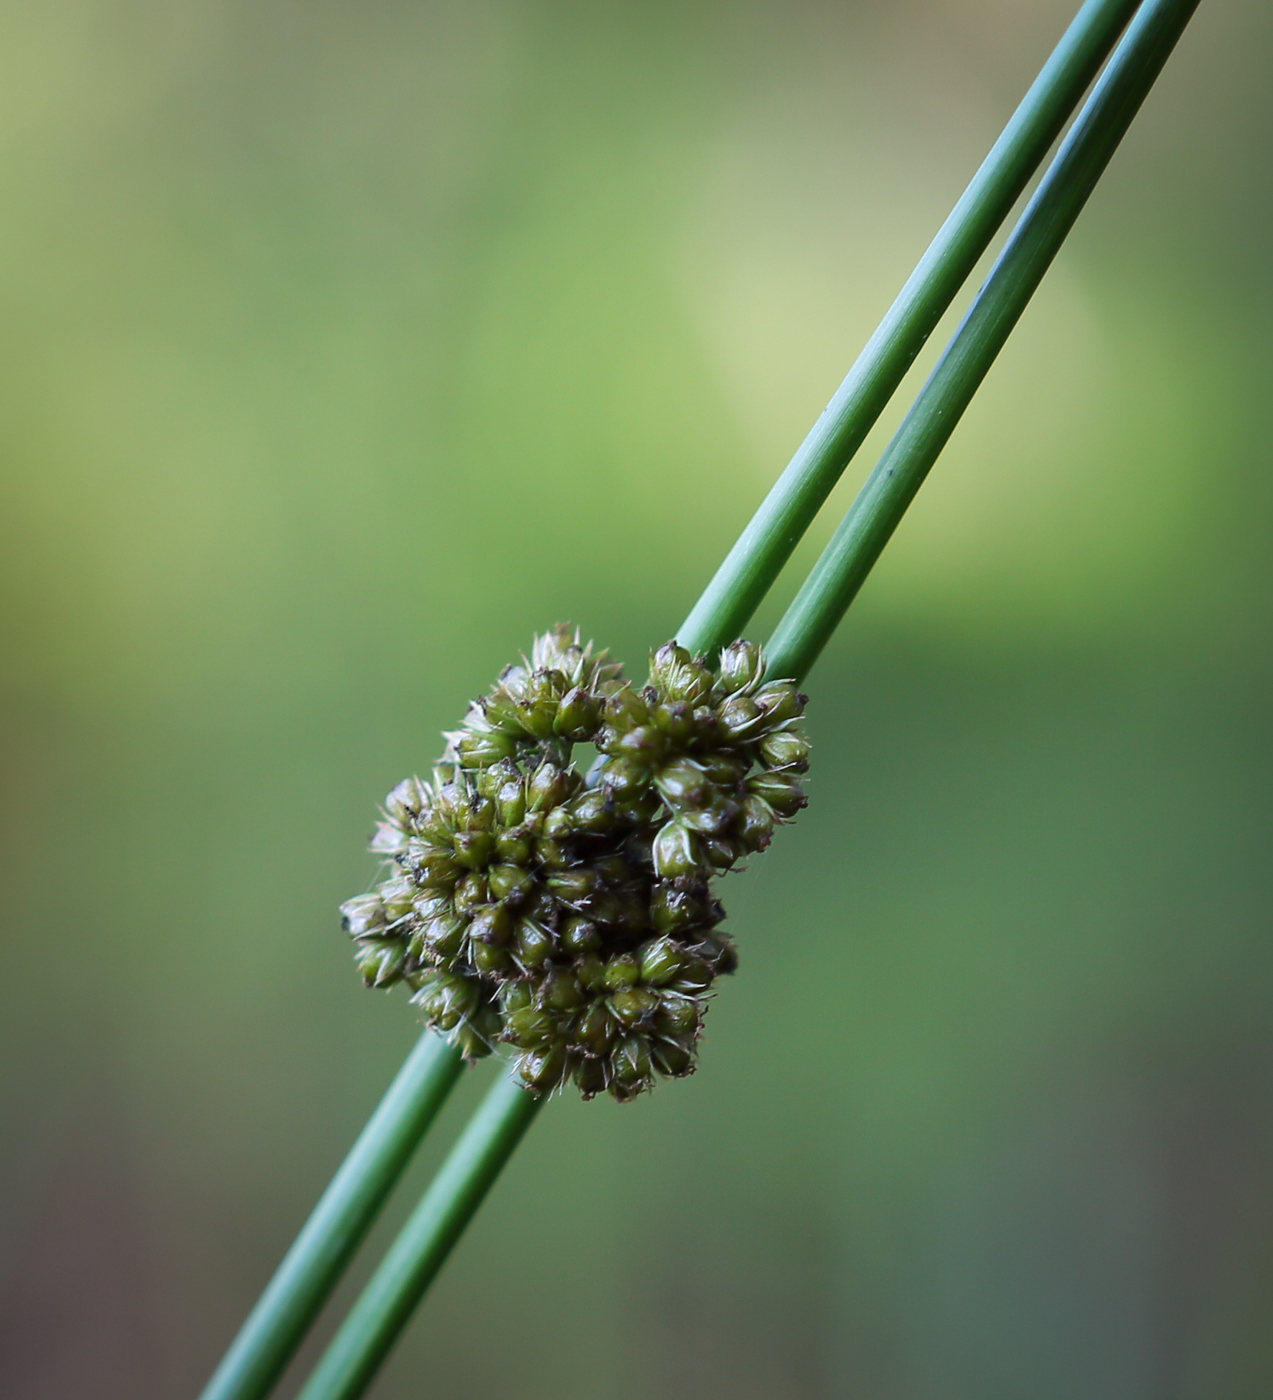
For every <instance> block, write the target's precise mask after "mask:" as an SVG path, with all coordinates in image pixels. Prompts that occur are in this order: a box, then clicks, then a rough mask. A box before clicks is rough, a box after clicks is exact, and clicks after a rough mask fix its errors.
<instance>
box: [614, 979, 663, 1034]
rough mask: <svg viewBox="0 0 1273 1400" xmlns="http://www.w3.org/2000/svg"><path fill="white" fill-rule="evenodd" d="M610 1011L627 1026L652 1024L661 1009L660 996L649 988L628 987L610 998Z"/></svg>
mask: <svg viewBox="0 0 1273 1400" xmlns="http://www.w3.org/2000/svg"><path fill="white" fill-rule="evenodd" d="M610 1009H611V1011H613V1012H614V1014H615V1016H616V1017H617V1019H618V1020H620V1021H622V1022H623V1024H624V1025H625V1026H639V1025H644V1024H650V1023H652V1022H653V1020H654V1013H655V1012H656V1011H657V1010H658V1009H659V995H658V993H657V992H654V991H651V990H650V988H649V987H626V988H624V989H623V990H622V991H619V992H615V994H614V995H613V996H612V997H611V998H610Z"/></svg>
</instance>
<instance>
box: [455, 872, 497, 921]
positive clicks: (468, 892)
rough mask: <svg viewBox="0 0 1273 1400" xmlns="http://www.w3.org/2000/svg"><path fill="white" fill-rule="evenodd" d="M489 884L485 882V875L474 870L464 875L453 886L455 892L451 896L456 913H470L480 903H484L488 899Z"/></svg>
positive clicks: (489, 893) (489, 892)
mask: <svg viewBox="0 0 1273 1400" xmlns="http://www.w3.org/2000/svg"><path fill="white" fill-rule="evenodd" d="M490 895H491V891H490V886H489V885H488V884H487V882H486V876H485V875H479V874H477V873H476V872H474V873H473V874H470V875H466V876H465V877H464V878H463V879H462V880H461V881H460V883H459V884H458V885H456V887H455V893H454V894H453V895H452V896H451V899H452V902H453V903H454V905H455V912H456V913H457V914H471V913H473V912H474V910H476V909H477V908H478V907H479V906H480V905H483V904H486V903H487V902H488V901H489V899H490Z"/></svg>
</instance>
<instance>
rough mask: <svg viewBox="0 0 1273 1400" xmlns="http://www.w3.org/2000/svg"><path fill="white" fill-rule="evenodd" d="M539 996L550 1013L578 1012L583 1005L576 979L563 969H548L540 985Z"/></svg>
mask: <svg viewBox="0 0 1273 1400" xmlns="http://www.w3.org/2000/svg"><path fill="white" fill-rule="evenodd" d="M540 996H541V997H542V998H543V1002H544V1005H545V1007H547V1008H548V1010H550V1011H578V1010H579V1008H580V1007H581V1006H582V1005H583V1003H584V994H583V988H582V987H580V985H579V980H578V978H577V977H575V975H574V974H573V973H572V972H571V971H570V970H569V969H568V968H564V967H554V968H549V969H548V972H547V974H546V975H545V977H544V980H543V982H542V983H541V984H540Z"/></svg>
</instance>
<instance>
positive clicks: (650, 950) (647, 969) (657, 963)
mask: <svg viewBox="0 0 1273 1400" xmlns="http://www.w3.org/2000/svg"><path fill="white" fill-rule="evenodd" d="M637 951H638V954H639V956H640V959H641V981H642V982H646V983H648V984H649V985H650V986H652V987H663V986H666V985H667V984H668V983H669V982H672V981H674V980H675V979H676V975H677V973H678V972H680V970H681V968H682V967H683V966H684V965H685V955H684V953H682V952H681V950H680V949H679V948H678V947H677V946H676V944H675V943H673V942H672V941H671V939H669V938H655V939H652V940H651V941H650V942H649V943H645V944H643V945H642V946H641V947H640V948H639V949H638V950H637Z"/></svg>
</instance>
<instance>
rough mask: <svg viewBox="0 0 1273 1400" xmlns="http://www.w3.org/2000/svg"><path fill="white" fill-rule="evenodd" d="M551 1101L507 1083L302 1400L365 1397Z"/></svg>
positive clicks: (440, 1177) (485, 1107) (497, 1088)
mask: <svg viewBox="0 0 1273 1400" xmlns="http://www.w3.org/2000/svg"><path fill="white" fill-rule="evenodd" d="M545 1101H546V1096H544V1097H540V1096H537V1095H535V1094H531V1093H528V1092H527V1091H526V1090H525V1089H524V1088H523V1087H522V1086H521V1084H520V1082H518V1081H516V1080H514V1079H512V1078H510V1077H509V1076H508V1075H507V1074H501V1075H500V1077H499V1079H498V1080H496V1082H495V1084H494V1086H493V1087H492V1089H491V1091H490V1093H488V1094H487V1096H486V1098H485V1099H484V1100H483V1101H482V1104H481V1106H480V1107H479V1108H478V1110H477V1112H476V1113H475V1114H474V1115H473V1117H472V1118H471V1119H470V1120H469V1125H468V1127H467V1128H465V1130H464V1134H463V1136H462V1137H461V1138H460V1140H459V1142H457V1143H456V1144H455V1146H454V1147H453V1148H452V1149H451V1155H450V1156H449V1157H448V1158H447V1159H446V1161H445V1162H444V1163H443V1164H442V1168H441V1170H440V1171H439V1172H438V1174H437V1176H436V1177H434V1179H433V1184H432V1185H431V1186H430V1187H429V1189H428V1190H427V1191H426V1192H425V1194H424V1197H423V1198H422V1200H421V1201H420V1204H419V1205H418V1206H417V1207H416V1208H415V1211H414V1213H413V1214H412V1216H411V1218H410V1219H409V1220H408V1221H407V1223H406V1224H405V1225H404V1226H403V1227H402V1232H401V1233H400V1234H399V1235H398V1238H397V1239H396V1240H394V1242H393V1244H392V1245H391V1246H390V1248H389V1252H388V1254H386V1255H385V1257H384V1259H383V1260H382V1261H381V1264H380V1267H379V1268H378V1269H377V1270H376V1272H375V1273H374V1274H373V1275H372V1278H371V1281H370V1282H369V1283H368V1284H367V1287H366V1288H365V1289H364V1290H363V1292H362V1295H361V1296H360V1297H359V1299H358V1301H357V1302H356V1303H355V1304H354V1306H353V1308H352V1309H351V1310H350V1313H349V1316H348V1317H347V1318H346V1319H345V1321H344V1323H343V1324H342V1325H341V1327H340V1330H339V1331H338V1332H337V1333H336V1335H335V1337H333V1338H332V1342H331V1345H330V1346H329V1347H328V1348H327V1350H326V1351H325V1352H324V1353H323V1357H322V1360H320V1361H319V1363H318V1365H317V1366H316V1367H315V1368H314V1372H313V1374H312V1375H311V1376H310V1378H309V1380H308V1381H307V1382H306V1385H305V1388H304V1389H303V1390H302V1391H301V1393H300V1396H299V1397H298V1400H353V1397H355V1396H358V1395H361V1394H362V1393H363V1391H364V1390H365V1389H366V1388H367V1386H368V1385H369V1384H370V1383H371V1379H372V1377H373V1376H374V1375H375V1374H376V1371H377V1370H378V1369H379V1367H380V1363H381V1362H382V1361H383V1360H384V1358H385V1356H386V1355H387V1354H388V1352H389V1349H390V1348H391V1347H392V1346H393V1344H394V1342H396V1341H397V1340H398V1335H399V1333H400V1332H401V1331H402V1329H403V1328H404V1327H405V1326H406V1325H407V1321H408V1319H409V1318H410V1317H411V1314H412V1312H413V1311H414V1310H415V1306H416V1304H417V1303H418V1302H419V1301H420V1299H421V1298H422V1297H423V1296H424V1291H425V1289H427V1288H428V1286H429V1284H430V1283H432V1282H433V1280H434V1278H435V1277H436V1275H437V1272H438V1270H439V1269H440V1268H441V1267H442V1265H443V1264H444V1263H445V1262H446V1258H447V1255H448V1254H450V1252H451V1248H452V1246H453V1245H454V1244H455V1242H456V1240H458V1239H459V1237H460V1236H461V1235H462V1234H463V1233H464V1228H465V1226H466V1225H468V1223H469V1221H470V1220H471V1219H472V1218H473V1216H474V1214H475V1212H476V1211H477V1208H478V1206H480V1205H481V1204H482V1201H483V1200H484V1199H485V1197H486V1193H487V1191H489V1190H490V1188H491V1185H492V1183H493V1182H494V1180H495V1178H496V1177H497V1176H498V1175H499V1173H500V1168H501V1167H503V1165H504V1163H505V1162H507V1161H508V1159H509V1157H510V1156H512V1153H513V1149H514V1148H515V1147H516V1146H517V1144H518V1143H519V1142H520V1141H521V1140H522V1134H523V1133H525V1131H526V1129H527V1128H529V1127H530V1125H531V1122H532V1121H533V1120H534V1118H535V1115H536V1114H537V1113H538V1112H539V1110H540V1108H541V1107H542V1106H543V1104H544V1103H545Z"/></svg>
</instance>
